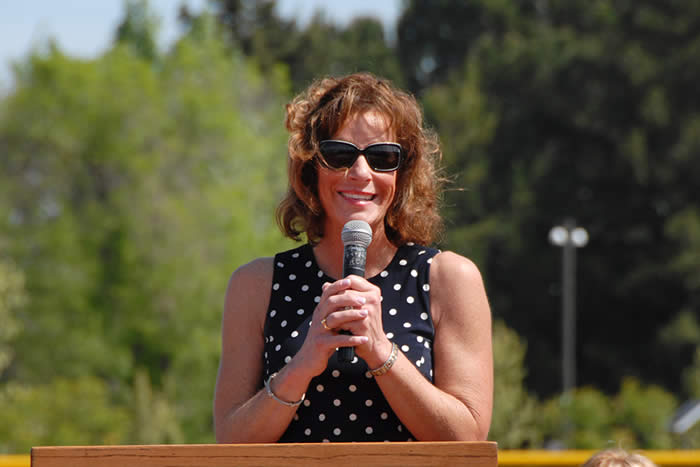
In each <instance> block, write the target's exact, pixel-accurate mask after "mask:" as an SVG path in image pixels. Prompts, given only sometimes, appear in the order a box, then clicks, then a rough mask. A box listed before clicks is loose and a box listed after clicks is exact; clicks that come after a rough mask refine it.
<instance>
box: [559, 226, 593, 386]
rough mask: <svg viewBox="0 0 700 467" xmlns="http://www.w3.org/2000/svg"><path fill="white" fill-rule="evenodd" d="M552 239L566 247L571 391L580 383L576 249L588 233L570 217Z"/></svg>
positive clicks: (566, 357)
mask: <svg viewBox="0 0 700 467" xmlns="http://www.w3.org/2000/svg"><path fill="white" fill-rule="evenodd" d="M549 241H550V242H551V243H552V244H553V245H556V246H558V247H562V274H561V275H562V344H561V345H562V361H561V365H562V387H563V392H564V393H567V392H568V391H569V390H571V389H573V388H574V387H575V386H576V249H577V248H582V247H584V246H586V244H587V243H588V232H587V231H586V229H584V228H583V227H578V226H576V221H574V219H571V218H567V219H566V220H565V221H564V225H557V226H555V227H552V229H551V230H550V231H549Z"/></svg>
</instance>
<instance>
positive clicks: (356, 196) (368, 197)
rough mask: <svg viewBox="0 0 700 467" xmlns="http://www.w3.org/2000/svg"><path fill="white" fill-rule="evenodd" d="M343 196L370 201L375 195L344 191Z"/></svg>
mask: <svg viewBox="0 0 700 467" xmlns="http://www.w3.org/2000/svg"><path fill="white" fill-rule="evenodd" d="M343 196H344V197H346V198H350V199H361V200H363V201H369V200H371V199H372V198H373V197H374V195H358V194H355V193H343Z"/></svg>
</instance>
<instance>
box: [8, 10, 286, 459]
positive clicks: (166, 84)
mask: <svg viewBox="0 0 700 467" xmlns="http://www.w3.org/2000/svg"><path fill="white" fill-rule="evenodd" d="M195 26H196V27H195ZM195 26H193V30H192V31H191V32H190V35H189V36H188V37H185V38H183V39H182V40H181V41H180V42H179V43H178V44H177V45H176V46H175V47H174V48H173V49H172V50H171V51H170V52H169V53H168V54H166V55H165V56H163V57H159V60H158V63H157V64H156V63H154V62H153V61H152V60H150V59H149V57H147V56H146V57H145V56H144V54H143V50H142V47H141V45H140V44H141V40H142V39H143V38H142V37H140V36H139V37H137V38H136V39H134V40H131V39H129V40H126V39H124V38H121V39H120V40H118V41H117V42H116V43H115V45H114V47H113V48H112V49H111V50H109V51H107V52H106V53H105V54H104V55H103V56H101V57H99V58H97V59H95V60H89V61H79V60H75V59H71V58H69V57H67V56H65V55H64V54H63V53H61V51H60V50H59V49H57V48H53V49H51V50H49V51H47V52H46V53H37V54H34V55H32V56H31V57H29V58H28V59H27V61H26V62H25V63H24V65H23V66H22V67H21V70H20V73H19V74H18V76H17V77H16V82H17V86H16V89H15V90H14V91H13V92H12V93H11V94H10V95H8V96H7V97H6V98H5V99H4V100H3V101H2V111H1V113H0V146H1V147H2V148H3V150H2V153H3V164H2V166H1V168H0V186H1V187H2V196H1V197H0V222H1V223H2V227H1V228H0V230H1V231H2V232H3V234H4V236H5V238H6V239H7V240H6V243H7V245H8V247H7V249H6V251H5V253H6V254H9V255H10V257H11V258H12V260H13V261H14V262H15V263H16V264H17V267H18V268H19V270H21V271H22V273H23V274H24V277H25V280H26V290H27V293H26V295H27V303H26V305H25V306H23V307H22V308H21V310H20V311H19V312H17V313H15V314H16V320H17V321H18V324H19V325H20V326H21V329H22V331H21V332H20V333H19V334H17V335H16V336H14V337H13V340H12V343H13V350H14V356H13V358H12V360H11V361H10V364H9V367H8V368H7V370H6V371H5V373H4V374H3V378H2V380H0V381H4V382H3V383H0V384H3V385H6V386H5V388H4V389H5V390H4V391H3V394H4V397H3V399H2V401H3V402H4V403H3V404H2V406H1V409H0V425H3V426H7V424H8V423H9V424H10V426H15V425H16V424H17V421H18V419H17V418H15V417H19V416H20V414H22V413H23V412H22V411H26V413H27V414H28V415H27V418H28V419H30V420H31V421H32V423H30V425H31V426H33V428H32V430H33V431H30V432H23V431H22V430H17V431H13V432H12V433H10V434H8V436H7V437H3V438H2V439H3V443H4V449H5V450H13V449H26V448H27V446H29V445H31V444H30V443H33V444H36V443H48V444H54V443H58V444H60V443H66V442H69V443H71V444H83V443H84V444H91V443H104V442H111V443H123V442H172V441H183V440H185V439H186V440H187V441H189V442H197V441H200V442H210V441H211V440H212V438H211V397H212V394H213V385H214V379H215V374H216V365H217V362H218V353H219V333H220V329H219V325H220V316H221V307H222V302H223V294H224V291H225V287H226V281H227V277H228V276H229V274H230V273H231V271H232V270H233V269H234V268H235V267H236V266H238V265H240V264H242V263H244V262H246V261H249V260H250V259H252V258H253V257H255V256H258V255H263V254H269V252H270V251H274V250H276V249H279V248H282V247H283V246H286V242H284V241H283V240H282V236H281V234H280V233H279V232H278V231H277V229H276V226H275V223H274V219H273V213H274V206H275V204H276V201H277V199H279V198H280V196H281V193H282V190H283V189H284V183H283V180H284V171H285V146H286V144H285V140H286V136H285V133H284V129H283V126H282V124H281V122H282V117H283V109H284V105H283V104H284V99H282V98H281V96H283V95H285V94H286V92H287V87H288V84H287V82H286V78H285V76H284V75H283V74H281V73H277V74H275V73H269V74H267V75H265V76H263V75H262V74H261V73H260V72H259V70H258V69H257V68H256V67H255V66H253V65H252V64H250V63H249V62H248V61H247V60H245V59H244V58H243V57H241V56H240V55H236V54H232V53H231V52H230V51H229V50H228V49H227V48H225V47H224V46H223V44H222V42H221V41H220V40H219V39H218V36H217V35H216V34H215V31H216V28H215V23H214V22H213V21H212V20H211V19H209V20H206V19H202V20H201V21H200V22H198V23H197V25H195ZM261 213H266V215H261ZM3 272H4V270H3ZM5 279H6V277H5V275H3V278H2V281H3V282H2V284H3V285H4V284H6V283H7V281H6V280H5ZM2 303H4V300H3V301H2ZM2 312H3V313H5V310H4V309H3V310H2ZM3 329H9V327H8V328H3ZM53 392H56V394H57V395H54V396H53V397H51V396H49V394H52V393H53ZM71 393H74V395H75V396H76V397H78V398H80V399H81V403H82V404H83V406H84V408H85V410H86V414H87V413H88V408H89V407H90V405H93V406H94V408H95V410H96V411H98V410H102V412H99V411H98V412H96V413H95V414H91V415H96V414H102V415H104V417H103V419H104V425H100V423H102V421H101V420H102V419H101V418H100V417H96V419H95V420H94V423H95V425H90V424H86V423H88V422H87V421H86V420H84V419H83V418H84V417H83V416H81V415H76V413H72V414H70V415H68V414H66V413H64V412H62V410H64V409H63V408H61V407H59V406H58V405H56V406H55V409H54V405H52V404H53V402H52V403H51V404H49V401H50V400H55V399H56V397H59V396H58V394H60V397H63V396H65V398H66V402H68V395H69V394H71ZM44 398H46V401H45V403H42V401H43V400H44ZM33 403H36V404H37V407H39V406H41V407H43V408H42V410H46V412H45V413H44V412H42V411H38V409H37V410H34V411H32V410H31V409H30V408H29V407H30V405H31V404H33ZM46 404H49V405H48V406H47V405H46ZM10 407H15V408H13V409H12V410H10ZM65 408H66V409H67V406H66V407H65ZM42 414H43V415H42ZM32 417H35V418H32ZM110 418H114V421H115V423H114V424H113V425H112V424H111V423H109V420H110ZM122 419H123V420H122ZM117 420H122V421H119V422H117ZM146 420H150V423H145V421H146ZM129 421H130V422H129ZM6 422H7V423H6ZM90 423H93V422H90ZM49 426H50V427H51V430H49V429H48V427H49ZM78 432H84V435H82V436H74V435H75V433H78Z"/></svg>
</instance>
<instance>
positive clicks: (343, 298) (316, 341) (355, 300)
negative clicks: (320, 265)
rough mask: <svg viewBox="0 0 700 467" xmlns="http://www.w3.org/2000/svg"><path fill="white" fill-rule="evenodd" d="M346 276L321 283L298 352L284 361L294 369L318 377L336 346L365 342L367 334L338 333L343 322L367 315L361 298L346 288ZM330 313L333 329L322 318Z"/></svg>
mask: <svg viewBox="0 0 700 467" xmlns="http://www.w3.org/2000/svg"><path fill="white" fill-rule="evenodd" d="M350 284H351V281H350V280H349V279H347V278H346V279H340V280H337V281H335V282H333V283H329V282H326V283H325V284H323V287H322V290H323V293H322V294H321V299H320V301H319V303H318V305H317V306H316V308H315V309H314V312H313V315H312V318H311V326H310V327H309V332H308V334H307V335H306V339H305V340H304V343H303V344H302V346H301V349H299V352H297V354H296V355H295V356H294V357H293V358H292V360H291V361H290V362H289V363H288V364H287V367H288V368H289V369H290V370H292V369H294V370H297V371H308V372H309V375H308V376H309V378H313V377H314V376H318V375H320V374H321V373H323V371H324V370H325V369H326V366H327V365H328V359H329V358H330V357H331V355H332V354H333V352H335V350H336V349H337V348H339V347H355V346H358V345H361V344H364V343H366V342H367V341H368V337H367V336H354V335H347V334H340V333H339V332H338V330H340V329H341V328H342V327H343V325H345V324H346V323H350V322H352V321H360V320H364V319H366V318H367V310H365V309H363V308H362V306H363V305H364V304H365V298H364V297H363V296H362V295H361V294H360V293H358V292H356V291H353V290H351V289H350ZM331 313H333V323H334V324H333V328H330V327H328V326H324V324H325V321H324V319H326V317H328V315H330V314H331Z"/></svg>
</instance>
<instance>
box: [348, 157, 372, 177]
mask: <svg viewBox="0 0 700 467" xmlns="http://www.w3.org/2000/svg"><path fill="white" fill-rule="evenodd" d="M371 176H372V168H371V167H370V166H369V163H368V162H367V158H366V157H365V155H364V154H360V155H359V156H358V157H357V159H355V163H354V164H353V165H352V167H350V168H349V169H348V177H350V178H354V179H358V180H368V179H370V178H371Z"/></svg>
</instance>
